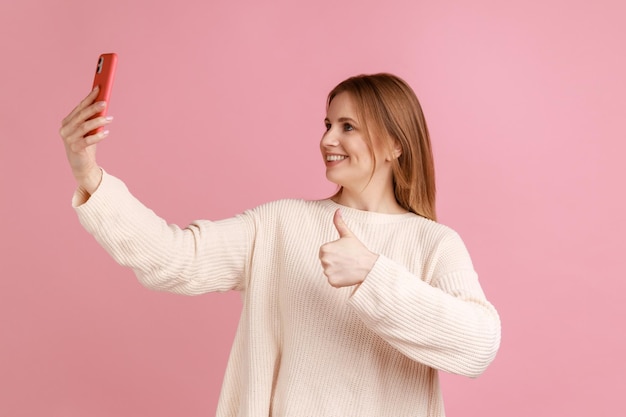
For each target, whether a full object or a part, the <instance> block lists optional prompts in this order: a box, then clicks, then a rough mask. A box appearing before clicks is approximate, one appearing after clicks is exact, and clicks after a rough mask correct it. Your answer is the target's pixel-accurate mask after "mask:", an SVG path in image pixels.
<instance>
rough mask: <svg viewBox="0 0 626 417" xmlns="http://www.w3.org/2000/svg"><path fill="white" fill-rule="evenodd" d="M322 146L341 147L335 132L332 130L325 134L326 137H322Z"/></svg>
mask: <svg viewBox="0 0 626 417" xmlns="http://www.w3.org/2000/svg"><path fill="white" fill-rule="evenodd" d="M320 145H321V146H322V147H328V148H329V147H333V146H337V145H339V140H338V138H337V134H336V133H335V132H334V130H333V129H330V130H328V131H327V132H325V133H324V136H322V140H321V141H320Z"/></svg>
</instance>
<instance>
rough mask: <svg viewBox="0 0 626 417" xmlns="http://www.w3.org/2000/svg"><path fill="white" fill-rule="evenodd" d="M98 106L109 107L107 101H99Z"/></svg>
mask: <svg viewBox="0 0 626 417" xmlns="http://www.w3.org/2000/svg"><path fill="white" fill-rule="evenodd" d="M96 104H97V105H98V107H105V106H106V105H107V102H106V101H99V102H97V103H96Z"/></svg>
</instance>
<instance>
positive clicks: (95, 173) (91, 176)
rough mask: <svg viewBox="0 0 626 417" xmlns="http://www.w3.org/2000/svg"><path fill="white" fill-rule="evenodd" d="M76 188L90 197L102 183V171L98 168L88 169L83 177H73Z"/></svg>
mask: <svg viewBox="0 0 626 417" xmlns="http://www.w3.org/2000/svg"><path fill="white" fill-rule="evenodd" d="M75 178H76V182H77V183H78V187H79V188H80V189H82V190H83V191H84V192H86V193H87V194H88V195H92V194H93V193H94V192H96V190H97V189H98V187H99V186H100V183H101V182H102V169H101V168H100V167H99V166H96V167H94V168H93V169H90V170H89V171H88V172H86V173H85V174H83V175H79V176H75Z"/></svg>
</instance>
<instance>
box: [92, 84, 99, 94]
mask: <svg viewBox="0 0 626 417" xmlns="http://www.w3.org/2000/svg"><path fill="white" fill-rule="evenodd" d="M99 88H100V86H99V85H97V86H95V87H94V88H93V90H91V92H92V93H93V92H94V91H96V90H98V89H99Z"/></svg>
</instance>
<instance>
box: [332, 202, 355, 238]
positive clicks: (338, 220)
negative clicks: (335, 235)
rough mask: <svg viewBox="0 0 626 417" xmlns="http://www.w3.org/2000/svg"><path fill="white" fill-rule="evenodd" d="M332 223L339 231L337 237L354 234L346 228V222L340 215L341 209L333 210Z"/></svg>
mask: <svg viewBox="0 0 626 417" xmlns="http://www.w3.org/2000/svg"><path fill="white" fill-rule="evenodd" d="M333 223H334V224H335V228H336V229H337V231H338V232H339V237H340V238H341V237H351V236H354V235H353V234H352V231H351V230H350V229H348V226H347V225H346V222H344V221H343V217H342V216H341V209H337V211H335V215H334V216H333Z"/></svg>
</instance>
